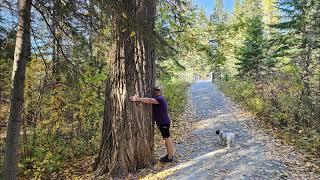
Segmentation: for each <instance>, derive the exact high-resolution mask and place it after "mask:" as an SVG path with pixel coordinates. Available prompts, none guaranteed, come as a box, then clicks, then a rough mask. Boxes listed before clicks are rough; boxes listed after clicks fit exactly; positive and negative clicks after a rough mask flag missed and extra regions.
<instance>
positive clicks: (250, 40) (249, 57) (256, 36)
mask: <svg viewBox="0 0 320 180" xmlns="http://www.w3.org/2000/svg"><path fill="white" fill-rule="evenodd" d="M237 59H238V60H239V63H237V64H238V65H239V68H238V71H239V76H240V77H246V78H253V80H254V81H255V82H257V81H259V80H261V75H262V72H263V67H264V62H263V61H264V37H263V23H262V18H261V16H256V17H254V18H253V19H252V20H251V22H250V24H249V26H248V29H247V34H246V39H245V41H244V45H243V47H241V48H240V50H239V52H238V55H237Z"/></svg>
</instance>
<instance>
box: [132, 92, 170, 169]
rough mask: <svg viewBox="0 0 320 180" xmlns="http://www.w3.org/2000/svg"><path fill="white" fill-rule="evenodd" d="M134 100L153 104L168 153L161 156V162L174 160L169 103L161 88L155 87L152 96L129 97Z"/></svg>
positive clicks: (154, 115)
mask: <svg viewBox="0 0 320 180" xmlns="http://www.w3.org/2000/svg"><path fill="white" fill-rule="evenodd" d="M129 99H130V101H132V102H142V103H146V104H152V109H153V118H154V120H155V121H156V124H157V126H158V127H159V129H160V132H161V135H162V137H163V139H164V142H165V145H166V148H167V155H166V156H164V157H162V158H160V162H162V163H167V162H172V160H173V155H174V146H173V142H172V139H171V138H170V131H169V128H170V119H169V115H168V103H167V101H166V100H165V99H164V97H163V96H162V95H161V90H160V88H157V87H156V88H154V96H153V97H152V98H141V97H139V96H131V97H129Z"/></svg>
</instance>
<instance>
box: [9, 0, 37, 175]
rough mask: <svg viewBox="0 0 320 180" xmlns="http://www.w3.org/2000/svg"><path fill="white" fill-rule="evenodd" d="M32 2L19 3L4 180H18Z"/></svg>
mask: <svg viewBox="0 0 320 180" xmlns="http://www.w3.org/2000/svg"><path fill="white" fill-rule="evenodd" d="M31 2H32V0H20V1H19V24H18V31H17V39H16V47H15V53H14V64H13V71H12V90H11V107H10V116H9V122H8V130H7V136H6V137H7V139H6V151H5V159H4V171H3V173H4V179H16V175H17V164H18V145H19V136H20V126H21V114H22V109H23V100H24V81H25V71H26V62H27V60H28V59H29V58H30V56H31V45H30V18H31V16H30V14H31Z"/></svg>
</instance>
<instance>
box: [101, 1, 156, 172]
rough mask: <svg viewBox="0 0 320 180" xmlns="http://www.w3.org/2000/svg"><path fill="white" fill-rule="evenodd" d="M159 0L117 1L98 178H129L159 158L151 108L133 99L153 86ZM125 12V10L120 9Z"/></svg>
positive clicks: (148, 93) (149, 94) (149, 90)
mask: <svg viewBox="0 0 320 180" xmlns="http://www.w3.org/2000/svg"><path fill="white" fill-rule="evenodd" d="M155 7H156V2H155V1H154V0H150V1H146V0H135V1H126V0H121V1H117V2H116V3H114V8H113V9H114V11H115V12H114V14H113V16H112V18H113V19H112V23H113V24H112V25H113V31H112V35H113V43H112V47H111V51H110V53H109V63H108V64H109V68H108V72H109V77H108V80H107V85H106V98H105V113H104V121H103V127H102V129H103V132H102V142H101V147H100V152H99V156H98V158H97V161H96V167H95V169H96V171H95V173H96V175H100V174H104V173H107V174H111V175H125V174H127V173H128V172H130V171H136V170H137V168H141V167H145V166H148V165H150V164H151V162H152V160H153V159H154V145H153V126H154V123H153V121H152V112H151V106H150V105H143V104H134V103H132V102H129V98H128V97H129V96H131V95H134V94H139V95H140V96H151V95H152V89H153V87H154V59H155V56H154V54H155V53H154V44H153V42H154V40H153V38H152V37H153V36H152V32H153V31H154V22H155V12H156V10H155ZM119 9H121V11H118V10H119Z"/></svg>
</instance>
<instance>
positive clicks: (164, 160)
mask: <svg viewBox="0 0 320 180" xmlns="http://www.w3.org/2000/svg"><path fill="white" fill-rule="evenodd" d="M172 161H173V158H171V159H169V158H168V154H167V155H165V156H164V157H162V158H160V162H161V163H169V162H172Z"/></svg>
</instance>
